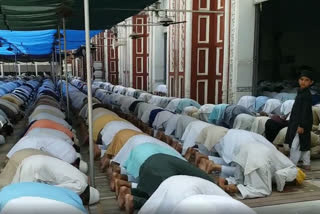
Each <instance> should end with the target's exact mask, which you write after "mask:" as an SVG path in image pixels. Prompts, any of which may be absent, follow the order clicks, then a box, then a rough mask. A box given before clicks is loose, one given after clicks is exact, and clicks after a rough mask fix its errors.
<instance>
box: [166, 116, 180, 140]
mask: <svg viewBox="0 0 320 214" xmlns="http://www.w3.org/2000/svg"><path fill="white" fill-rule="evenodd" d="M181 116H182V115H180V114H175V115H172V117H171V118H170V119H169V120H168V122H167V126H166V127H165V129H166V131H165V134H166V135H168V136H169V135H171V134H172V133H173V132H174V131H175V130H176V128H177V123H178V119H179V118H180V117H181Z"/></svg>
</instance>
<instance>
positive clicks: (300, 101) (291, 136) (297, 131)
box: [285, 66, 313, 170]
mask: <svg viewBox="0 0 320 214" xmlns="http://www.w3.org/2000/svg"><path fill="white" fill-rule="evenodd" d="M312 73H313V71H312V69H311V68H310V67H307V66H303V67H301V68H300V76H299V85H300V88H299V89H298V94H297V97H296V99H295V103H294V105H293V108H292V111H291V116H290V121H289V126H288V131H287V135H286V139H285V143H286V144H289V146H290V148H291V149H290V159H291V161H292V162H293V163H294V164H295V165H297V163H298V161H299V160H302V161H303V165H302V168H304V169H306V170H310V169H311V167H310V147H311V133H310V132H311V130H312V123H313V119H312V96H311V93H310V90H309V88H310V86H311V85H312V84H313V76H312Z"/></svg>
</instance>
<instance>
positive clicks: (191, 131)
mask: <svg viewBox="0 0 320 214" xmlns="http://www.w3.org/2000/svg"><path fill="white" fill-rule="evenodd" d="M208 126H211V124H210V123H206V122H203V121H200V120H196V121H193V122H191V123H189V125H188V126H187V128H186V129H185V131H184V133H183V135H182V138H181V141H182V142H183V147H182V154H185V152H186V151H187V149H188V148H189V147H193V146H194V145H196V139H197V137H198V136H199V134H200V133H201V131H202V130H203V129H204V128H206V127H208Z"/></svg>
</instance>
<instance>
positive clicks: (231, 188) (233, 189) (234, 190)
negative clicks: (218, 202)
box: [225, 184, 239, 194]
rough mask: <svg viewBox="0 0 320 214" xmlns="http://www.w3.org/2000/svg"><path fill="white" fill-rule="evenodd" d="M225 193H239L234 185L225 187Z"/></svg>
mask: <svg viewBox="0 0 320 214" xmlns="http://www.w3.org/2000/svg"><path fill="white" fill-rule="evenodd" d="M225 191H226V192H227V193H230V194H234V193H237V192H239V190H238V187H237V186H236V185H235V184H229V185H227V186H226V189H225Z"/></svg>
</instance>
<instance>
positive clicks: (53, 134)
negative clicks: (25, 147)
mask: <svg viewBox="0 0 320 214" xmlns="http://www.w3.org/2000/svg"><path fill="white" fill-rule="evenodd" d="M26 136H29V137H31V136H32V137H47V138H59V139H61V140H63V141H65V142H67V143H69V144H71V145H73V144H74V142H73V141H72V140H71V138H70V137H69V136H68V135H67V134H65V133H64V132H61V131H58V130H55V129H46V128H34V129H32V130H31V131H29V132H28V134H27V135H26Z"/></svg>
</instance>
